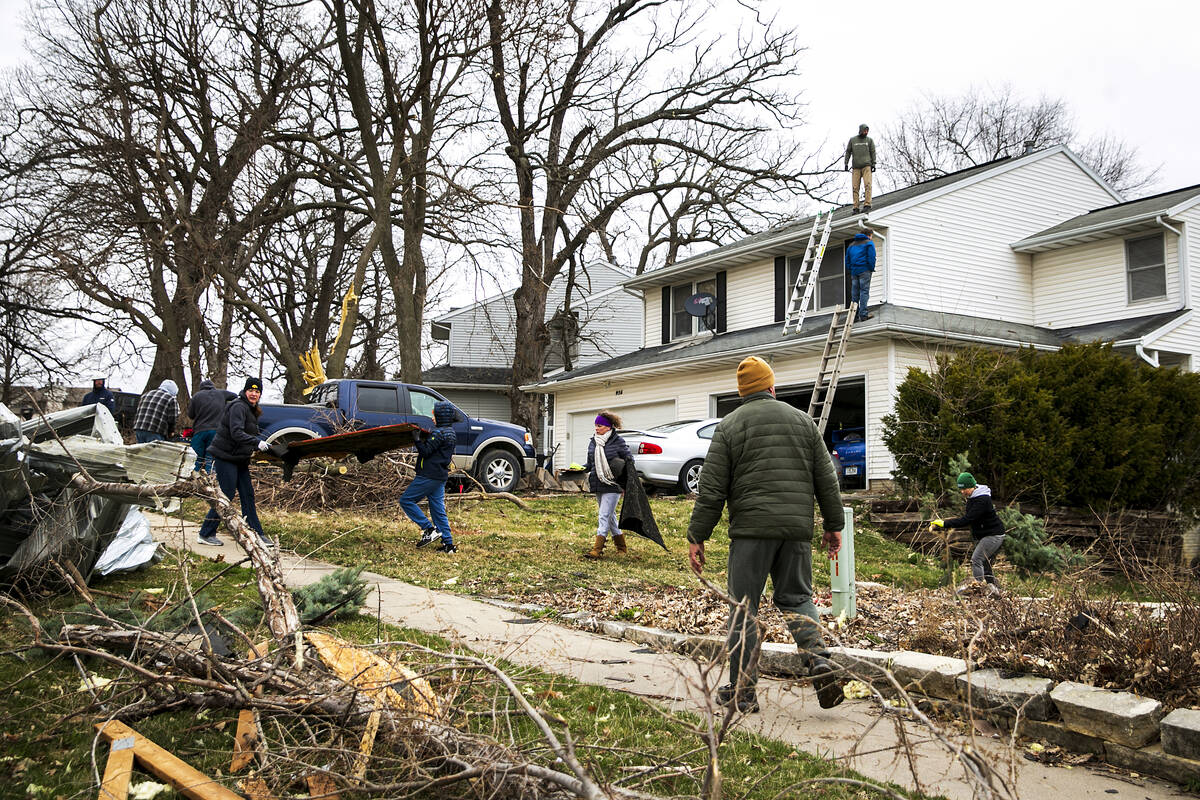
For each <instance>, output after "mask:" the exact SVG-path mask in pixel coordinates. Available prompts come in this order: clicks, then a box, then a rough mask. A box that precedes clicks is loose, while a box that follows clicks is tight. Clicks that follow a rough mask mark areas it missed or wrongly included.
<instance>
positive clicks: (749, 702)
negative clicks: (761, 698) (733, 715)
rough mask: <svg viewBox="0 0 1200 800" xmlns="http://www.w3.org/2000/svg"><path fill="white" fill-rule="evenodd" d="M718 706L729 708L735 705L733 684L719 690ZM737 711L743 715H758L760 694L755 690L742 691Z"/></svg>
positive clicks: (739, 695) (739, 694)
mask: <svg viewBox="0 0 1200 800" xmlns="http://www.w3.org/2000/svg"><path fill="white" fill-rule="evenodd" d="M717 705H719V706H721V707H722V708H728V707H729V706H731V705H733V684H732V683H727V684H725V685H724V686H722V687H721V688H720V689H717ZM737 710H738V711H739V712H740V713H742V714H757V713H758V694H757V693H756V692H755V691H754V690H753V689H742V691H741V692H739V693H738V700H737Z"/></svg>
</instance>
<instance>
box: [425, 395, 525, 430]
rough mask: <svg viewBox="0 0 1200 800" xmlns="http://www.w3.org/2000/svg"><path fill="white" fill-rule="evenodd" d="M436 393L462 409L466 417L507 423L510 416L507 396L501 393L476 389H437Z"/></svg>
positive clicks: (510, 410)
mask: <svg viewBox="0 0 1200 800" xmlns="http://www.w3.org/2000/svg"><path fill="white" fill-rule="evenodd" d="M435 388H436V387H435ZM438 393H439V394H441V395H442V396H444V397H445V398H446V399H447V400H449V401H450V402H451V403H454V405H456V406H458V407H459V408H460V409H462V411H463V412H464V413H465V414H467V415H468V416H472V417H476V418H479V417H483V418H484V419H496V420H500V421H501V422H507V421H508V420H509V418H510V417H511V416H512V406H511V405H510V404H509V401H508V395H506V394H502V393H501V392H493V391H485V390H478V389H438Z"/></svg>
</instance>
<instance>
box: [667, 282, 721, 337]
mask: <svg viewBox="0 0 1200 800" xmlns="http://www.w3.org/2000/svg"><path fill="white" fill-rule="evenodd" d="M700 292H705V293H707V294H711V295H712V296H713V297H716V295H717V280H716V278H709V279H708V280H703V281H698V282H696V283H681V284H679V285H678V286H672V287H671V338H672V339H682V338H684V337H686V336H691V335H692V334H694V333H696V332H698V331H700V332H702V331H704V330H706V328H705V327H704V321H703V320H701V319H699V318H698V317H693V316H692V315H691V314H689V313H688V312H687V309H686V308H685V307H684V304H685V303H686V302H687V299H688V298H689V297H691V296H692V295H694V294H699V293H700Z"/></svg>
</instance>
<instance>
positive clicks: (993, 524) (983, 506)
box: [929, 472, 1004, 594]
mask: <svg viewBox="0 0 1200 800" xmlns="http://www.w3.org/2000/svg"><path fill="white" fill-rule="evenodd" d="M956 483H957V484H958V491H959V492H961V493H962V496H963V497H965V498H967V507H966V508H965V509H964V510H963V515H962V516H961V517H955V518H954V519H947V520H941V519H935V520H934V521H933V522H932V523H931V524H930V526H929V527H930V528H943V527H944V528H968V527H969V528H970V529H971V538H973V539H974V540H975V552H973V553H972V554H971V574H972V575H974V576H975V580H977V581H985V582H987V584H988V589H989V591H991V592H992V593H993V594H995V593H997V592H999V586H998V585H997V583H996V576H995V575H993V574H992V561H993V560H994V559H995V557H996V553H999V552H1000V548H1001V547H1003V546H1004V523H1003V522H1001V521H1000V517H999V515H997V514H996V507H995V506H994V505H992V490H991V489H989V488H988V487H987V486H984V485H983V484H977V483H976V482H975V476H973V475H972V474H971V473H969V472H964V473H962V474H960V475H959V476H958V480H957V481H956Z"/></svg>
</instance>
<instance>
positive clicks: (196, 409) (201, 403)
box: [187, 378, 237, 472]
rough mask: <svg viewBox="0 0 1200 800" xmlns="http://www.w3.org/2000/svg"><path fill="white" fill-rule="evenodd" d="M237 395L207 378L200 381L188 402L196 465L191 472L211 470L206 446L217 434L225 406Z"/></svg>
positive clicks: (211, 463)
mask: <svg viewBox="0 0 1200 800" xmlns="http://www.w3.org/2000/svg"><path fill="white" fill-rule="evenodd" d="M235 397H237V395H235V394H234V393H233V392H229V391H226V390H225V389H218V388H217V387H216V385H215V384H213V382H212V381H210V380H209V379H208V378H205V379H204V380H202V381H200V388H199V389H197V390H196V393H195V394H194V395H192V399H191V401H190V402H188V410H187V413H188V416H189V417H191V418H192V449H193V450H195V451H196V466H194V467H192V471H193V472H199V471H200V470H202V469H203V470H204V471H206V472H212V471H213V460H212V456H210V455H208V446H209V445H210V444H212V440H213V437H215V436H216V435H217V427H218V426H219V425H220V424H221V417H222V416H223V415H224V413H225V406H226V404H228V403H229V401H230V400H232V399H233V398H235Z"/></svg>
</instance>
